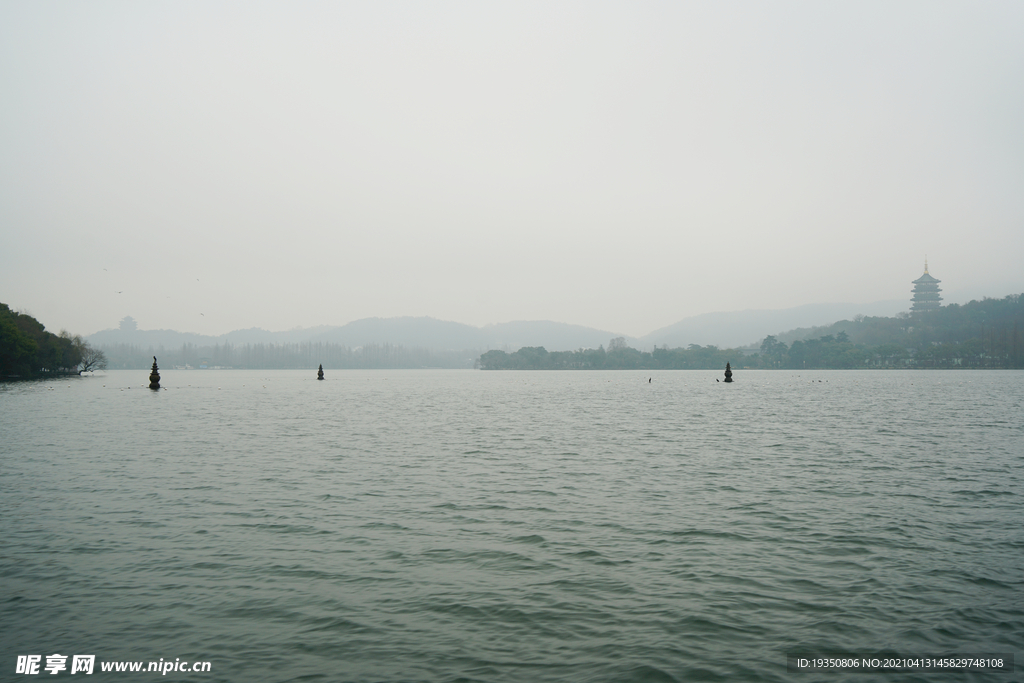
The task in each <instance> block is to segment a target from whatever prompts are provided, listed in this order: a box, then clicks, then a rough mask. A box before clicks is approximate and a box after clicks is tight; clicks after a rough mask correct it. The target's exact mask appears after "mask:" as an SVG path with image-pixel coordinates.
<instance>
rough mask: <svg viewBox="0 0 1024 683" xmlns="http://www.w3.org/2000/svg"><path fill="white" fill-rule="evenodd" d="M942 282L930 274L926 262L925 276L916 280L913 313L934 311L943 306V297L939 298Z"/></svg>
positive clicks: (926, 261)
mask: <svg viewBox="0 0 1024 683" xmlns="http://www.w3.org/2000/svg"><path fill="white" fill-rule="evenodd" d="M940 282H942V280H936V279H935V278H933V277H932V276H931V275H929V274H928V259H925V260H924V275H922V276H921V277H919V278H917V279H916V280H914V282H913V285H914V298H913V299H911V301H912V302H913V305H912V306H911V307H910V310H911V312H913V313H916V312H917V311H934V310H935V309H937V308H939V307H940V306H942V304H940V303H939V302H940V301H942V297H941V296H939V292H941V291H942V290H941V289H939V283H940Z"/></svg>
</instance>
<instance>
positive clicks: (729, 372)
mask: <svg viewBox="0 0 1024 683" xmlns="http://www.w3.org/2000/svg"><path fill="white" fill-rule="evenodd" d="M725 381H726V382H731V381H732V368H731V367H729V364H728V363H726V364H725Z"/></svg>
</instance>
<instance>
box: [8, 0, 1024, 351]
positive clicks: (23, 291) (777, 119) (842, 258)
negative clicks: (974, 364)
mask: <svg viewBox="0 0 1024 683" xmlns="http://www.w3.org/2000/svg"><path fill="white" fill-rule="evenodd" d="M1022 20H1024V6H1021V5H1018V4H985V5H975V4H966V3H964V4H956V3H953V4H945V5H934V4H931V3H924V2H911V3H904V4H900V5H898V6H892V5H890V4H882V3H876V4H871V3H867V4H865V3H860V4H858V5H857V6H849V7H843V6H823V5H820V4H814V3H803V2H783V3H773V4H771V5H755V4H749V5H738V6H722V5H713V4H709V5H687V6H673V5H653V4H640V5H637V4H633V3H628V4H627V3H607V4H600V5H593V4H589V3H587V4H585V3H576V2H570V3H564V4H560V5H557V6H551V5H549V4H542V3H530V2H527V3H519V4H517V5H515V6H478V5H465V4H461V3H449V2H442V3H434V4H431V5H430V6H429V7H426V6H419V5H416V4H413V3H401V2H399V3H395V4H389V5H366V6H361V5H336V4H333V3H324V2H310V3H304V4H302V5H300V6H293V5H284V4H273V3H271V4H262V5H256V6H245V7H244V8H243V7H241V6H236V5H232V4H227V3H219V2H212V3H204V4H202V5H180V4H171V3H159V2H157V3H147V4H145V5H134V4H119V3H111V2H98V3H89V4H81V5H77V4H69V5H61V6H59V7H57V8H56V9H55V8H52V7H50V6H46V5H38V4H34V3H8V4H5V5H3V6H2V7H0V87H2V88H3V91H4V93H5V107H4V108H3V109H2V110H0V149H2V150H3V153H2V154H0V174H2V176H3V178H4V182H3V183H0V222H2V224H3V225H4V237H3V249H0V298H2V300H4V301H5V302H9V304H10V305H11V306H12V307H15V308H17V309H19V310H25V311H28V312H31V314H32V315H34V316H36V317H37V318H38V319H39V320H40V321H42V322H43V323H44V324H46V325H47V326H48V327H52V328H54V329H60V328H66V329H69V330H74V331H76V332H79V333H82V334H91V333H93V332H95V331H97V330H100V329H105V328H108V327H109V326H110V325H114V324H116V321H118V320H120V319H121V318H122V317H124V316H125V315H128V314H132V315H133V316H135V317H136V318H137V319H138V320H139V321H140V325H142V326H143V327H147V328H158V329H179V330H190V331H195V332H196V333H197V334H207V335H214V334H223V333H226V332H227V331H230V330H236V329H246V328H251V327H254V326H259V327H263V328H266V329H272V330H289V329H294V328H305V327H313V326H317V325H322V324H343V321H354V320H360V319H363V318H367V317H383V318H391V317H397V316H412V317H433V318H437V319H440V320H451V321H459V322H461V323H463V324H468V325H473V326H485V325H488V324H496V322H495V321H501V320H552V321H564V322H567V323H571V324H577V325H581V326H585V327H591V328H595V329H605V330H611V331H615V332H616V333H617V334H622V335H628V336H634V337H636V336H641V335H644V334H648V333H649V332H651V331H653V330H657V329H659V328H662V327H664V326H667V325H672V324H674V323H675V322H677V321H679V320H682V319H685V318H688V317H692V316H697V315H701V314H706V313H713V312H717V311H742V310H780V309H787V308H791V307H796V306H801V305H808V304H815V303H819V302H823V301H833V302H835V301H850V302H876V301H887V300H895V299H900V298H908V297H909V291H910V281H912V280H913V279H915V278H917V277H918V276H919V275H920V274H921V270H922V265H923V262H924V259H925V257H927V258H928V259H929V262H930V264H931V271H932V273H933V274H934V275H935V276H936V277H938V278H939V279H940V280H942V281H943V285H942V287H943V289H944V290H945V291H946V294H947V297H948V298H947V300H950V301H951V300H956V297H957V296H958V295H957V292H963V293H964V294H963V296H962V297H960V300H969V299H970V298H978V297H980V296H984V295H994V296H999V295H1002V294H1005V293H1010V292H1020V291H1024V275H1022V272H1021V269H1020V267H1019V264H1018V263H1017V260H1018V259H1017V255H1018V254H1019V253H1021V252H1022V251H1024V230H1022V229H1021V226H1022V223H1024V193H1022V192H1021V191H1020V188H1021V186H1022V185H1024V162H1022V160H1024V133H1022V132H1021V129H1020V126H1019V125H1018V122H1019V121H1020V120H1022V119H1024V101H1022V99H1021V97H1020V95H1019V88H1017V87H1016V86H1017V84H1018V83H1019V82H1020V81H1021V77H1022V75H1024V74H1022V73H1021V71H1022V68H1024V67H1022V65H1024V47H1022V45H1021V41H1020V40H1019V37H1018V36H1017V35H1016V33H1017V31H1016V27H1018V26H1020V25H1021V23H1022ZM103 321H105V322H103Z"/></svg>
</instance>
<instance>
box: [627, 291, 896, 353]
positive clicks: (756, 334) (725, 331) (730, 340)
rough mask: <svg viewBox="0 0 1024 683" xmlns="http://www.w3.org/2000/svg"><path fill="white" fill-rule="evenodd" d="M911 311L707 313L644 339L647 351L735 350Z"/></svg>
mask: <svg viewBox="0 0 1024 683" xmlns="http://www.w3.org/2000/svg"><path fill="white" fill-rule="evenodd" d="M908 308H909V305H908V302H907V301H906V300H904V299H900V300H897V301H876V302H874V303H870V304H807V305H806V306H797V307H796V308H784V309H780V310H749V311H733V312H729V313H705V314H703V315H696V316H692V317H690V318H684V319H683V320H680V321H679V322H677V323H675V324H673V325H669V326H668V327H663V328H661V329H660V330H655V331H654V332H651V333H650V334H647V335H644V336H643V337H640V339H639V343H640V345H641V346H642V347H643V348H650V347H652V346H654V345H658V346H667V347H669V348H677V347H685V346H689V345H690V344H699V345H700V346H708V345H709V344H713V345H715V346H717V347H719V348H734V347H743V346H750V345H756V344H759V343H760V341H761V340H762V339H764V338H765V337H766V336H767V335H769V334H779V333H781V332H784V331H786V330H792V329H794V328H807V327H818V326H823V325H830V324H832V323H834V322H835V321H837V320H842V319H844V318H852V317H853V316H855V315H857V314H861V315H866V316H894V315H896V314H897V313H899V312H900V311H905V310H907V309H908Z"/></svg>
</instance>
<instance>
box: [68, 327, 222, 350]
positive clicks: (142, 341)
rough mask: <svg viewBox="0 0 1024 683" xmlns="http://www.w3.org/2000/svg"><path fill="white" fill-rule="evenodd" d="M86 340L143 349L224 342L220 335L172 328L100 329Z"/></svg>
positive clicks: (92, 342) (93, 342) (100, 344)
mask: <svg viewBox="0 0 1024 683" xmlns="http://www.w3.org/2000/svg"><path fill="white" fill-rule="evenodd" d="M86 340H87V341H88V342H89V343H90V344H92V345H93V346H100V347H102V346H112V345H114V344H131V345H132V346H141V347H142V348H144V349H145V348H149V347H152V348H154V349H156V348H160V347H161V346H163V347H164V348H168V349H170V348H176V347H180V346H181V345H182V344H192V345H193V346H213V345H214V344H223V343H224V342H223V340H222V338H221V337H211V336H208V335H204V334H193V333H191V332H176V331H174V330H119V329H118V330H100V331H99V332H97V333H96V334H91V335H89V336H88V337H86Z"/></svg>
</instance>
